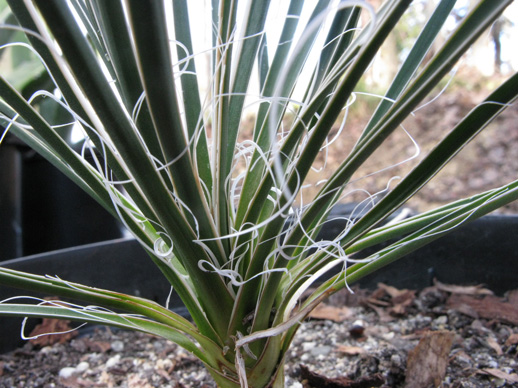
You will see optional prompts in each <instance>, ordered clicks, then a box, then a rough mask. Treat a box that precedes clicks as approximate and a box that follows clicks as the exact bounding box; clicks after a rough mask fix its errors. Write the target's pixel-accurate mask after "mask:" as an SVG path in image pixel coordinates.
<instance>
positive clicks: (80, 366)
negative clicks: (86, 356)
mask: <svg viewBox="0 0 518 388" xmlns="http://www.w3.org/2000/svg"><path fill="white" fill-rule="evenodd" d="M89 368H90V364H89V363H87V362H86V361H82V362H80V363H79V364H77V366H76V372H78V373H83V372H86V371H87V370H88V369H89Z"/></svg>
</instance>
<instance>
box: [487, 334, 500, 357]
mask: <svg viewBox="0 0 518 388" xmlns="http://www.w3.org/2000/svg"><path fill="white" fill-rule="evenodd" d="M486 343H487V344H488V346H489V347H490V348H491V349H493V350H494V351H495V352H496V354H497V355H499V356H501V355H502V354H503V351H502V348H501V347H500V345H499V344H498V342H496V340H495V339H494V338H492V337H487V338H486Z"/></svg>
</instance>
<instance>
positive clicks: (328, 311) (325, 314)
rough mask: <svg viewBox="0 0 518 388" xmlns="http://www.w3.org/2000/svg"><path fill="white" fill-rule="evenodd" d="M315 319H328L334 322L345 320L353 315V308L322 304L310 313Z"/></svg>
mask: <svg viewBox="0 0 518 388" xmlns="http://www.w3.org/2000/svg"><path fill="white" fill-rule="evenodd" d="M309 317H310V318H313V319H328V320H330V321H334V322H343V321H345V320H346V319H347V318H350V317H351V310H350V309H348V308H347V307H334V306H328V305H326V304H320V305H319V306H317V308H316V309H314V310H313V311H312V312H311V313H310V314H309Z"/></svg>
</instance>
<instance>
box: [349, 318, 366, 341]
mask: <svg viewBox="0 0 518 388" xmlns="http://www.w3.org/2000/svg"><path fill="white" fill-rule="evenodd" d="M364 332H365V322H363V321H362V320H361V319H357V320H356V321H354V322H353V324H352V325H351V327H350V328H349V334H351V336H352V337H354V338H360V337H361V336H363V333H364Z"/></svg>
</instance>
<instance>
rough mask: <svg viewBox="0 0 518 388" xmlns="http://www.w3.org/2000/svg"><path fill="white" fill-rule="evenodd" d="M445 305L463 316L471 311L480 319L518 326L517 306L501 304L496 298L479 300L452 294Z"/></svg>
mask: <svg viewBox="0 0 518 388" xmlns="http://www.w3.org/2000/svg"><path fill="white" fill-rule="evenodd" d="M446 304H447V306H448V307H449V308H453V309H456V310H457V311H460V312H462V313H464V314H466V312H467V311H468V310H471V311H472V312H474V313H476V315H477V316H479V317H481V318H485V319H494V320H497V321H501V322H505V323H510V324H512V325H518V306H516V305H513V304H511V303H507V302H503V301H502V299H501V298H498V297H496V296H491V295H489V296H486V297H484V298H483V299H479V298H474V297H472V296H470V295H460V294H452V295H451V296H450V297H449V298H448V301H447V303H446ZM468 308H469V309H468ZM468 315H470V316H472V315H471V314H468Z"/></svg>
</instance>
